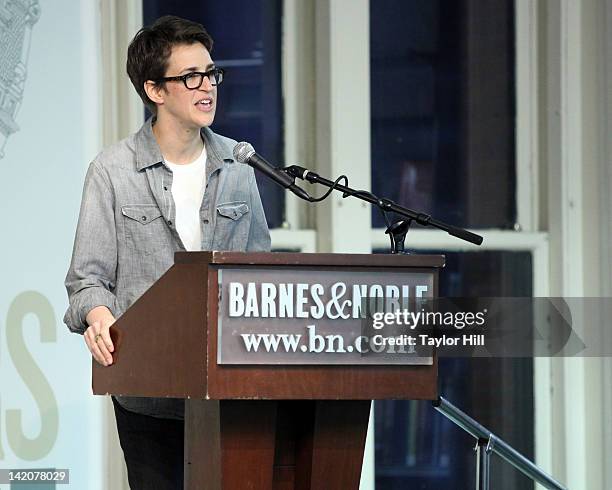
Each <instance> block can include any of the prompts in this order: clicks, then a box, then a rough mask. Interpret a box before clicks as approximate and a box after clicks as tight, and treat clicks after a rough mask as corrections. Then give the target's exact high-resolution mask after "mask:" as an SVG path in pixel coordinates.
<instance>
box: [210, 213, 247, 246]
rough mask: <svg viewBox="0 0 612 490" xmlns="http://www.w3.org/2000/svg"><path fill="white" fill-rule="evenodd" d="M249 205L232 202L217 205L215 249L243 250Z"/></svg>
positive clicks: (245, 240)
mask: <svg viewBox="0 0 612 490" xmlns="http://www.w3.org/2000/svg"><path fill="white" fill-rule="evenodd" d="M250 221H251V220H250V213H249V205H248V204H247V203H246V202H245V201H232V202H226V203H223V204H218V205H217V224H216V227H215V240H214V243H215V247H214V248H215V249H217V250H243V249H244V248H245V247H246V243H247V239H248V236H249V226H250Z"/></svg>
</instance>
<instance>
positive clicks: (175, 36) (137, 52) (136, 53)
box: [126, 15, 213, 114]
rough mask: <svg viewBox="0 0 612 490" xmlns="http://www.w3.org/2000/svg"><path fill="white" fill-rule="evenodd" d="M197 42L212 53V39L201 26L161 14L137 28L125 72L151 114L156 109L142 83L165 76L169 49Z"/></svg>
mask: <svg viewBox="0 0 612 490" xmlns="http://www.w3.org/2000/svg"><path fill="white" fill-rule="evenodd" d="M194 43H201V44H203V45H204V47H205V48H206V49H207V50H208V52H211V51H212V47H213V40H212V37H210V34H208V32H206V29H204V26H203V25H202V24H198V23H197V22H192V21H190V20H187V19H182V18H180V17H176V16H174V15H165V16H163V17H160V18H159V19H157V20H156V21H155V22H154V23H153V24H152V25H151V26H148V27H143V28H142V29H140V30H139V31H138V32H137V33H136V35H135V36H134V39H132V42H131V43H130V45H129V47H128V52H127V63H126V69H127V73H128V76H129V77H130V80H131V81H132V84H133V85H134V88H135V89H136V92H138V95H140V98H141V99H142V101H143V102H144V103H145V105H146V106H147V107H148V108H149V110H150V111H151V112H152V113H153V114H157V106H156V105H155V102H153V101H152V100H151V99H149V97H148V96H147V93H146V92H145V90H144V83H145V82H146V81H147V80H158V79H160V78H162V77H164V76H165V74H166V70H167V69H168V60H169V59H170V54H171V53H172V48H173V47H174V46H177V45H180V44H194Z"/></svg>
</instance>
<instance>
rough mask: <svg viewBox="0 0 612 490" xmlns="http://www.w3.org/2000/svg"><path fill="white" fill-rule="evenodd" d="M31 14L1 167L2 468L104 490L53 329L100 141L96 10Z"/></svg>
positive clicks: (68, 358)
mask: <svg viewBox="0 0 612 490" xmlns="http://www.w3.org/2000/svg"><path fill="white" fill-rule="evenodd" d="M60 5H61V6H60ZM40 9H41V16H40V19H39V20H38V22H37V23H36V24H35V25H34V26H33V30H32V38H31V44H30V51H29V58H28V62H27V80H26V83H25V90H24V97H23V101H22V105H21V108H20V110H19V113H18V115H17V123H18V124H19V126H20V129H19V131H18V132H16V133H15V134H13V135H11V136H10V137H9V138H8V141H7V143H6V146H5V155H4V158H2V159H0V171H1V172H2V176H3V179H2V184H3V185H2V191H1V192H0V209H1V210H2V216H3V218H4V221H5V222H4V226H3V230H4V232H3V233H2V238H3V239H2V253H1V255H0V271H2V281H1V282H0V379H1V380H2V381H1V382H0V467H2V468H40V467H56V468H68V469H70V482H71V484H72V488H87V489H96V488H105V486H104V480H103V472H104V471H105V468H104V467H103V466H102V465H101V464H100V457H99V454H100V448H101V447H102V445H103V437H102V430H101V422H100V420H101V419H100V417H101V410H100V408H101V403H100V400H96V399H94V398H93V397H91V396H89V394H90V369H91V364H90V363H91V361H90V357H89V355H88V352H87V349H86V347H85V345H84V343H83V341H82V338H81V337H80V336H77V335H73V334H69V332H68V330H67V329H66V327H65V326H64V325H63V323H62V316H63V314H64V311H65V309H66V305H67V299H66V292H65V289H64V287H63V279H64V276H65V273H66V270H67V268H68V264H69V259H70V251H71V248H72V240H73V236H74V230H75V226H76V219H77V211H76V210H77V209H78V206H79V202H80V196H81V189H82V183H83V177H84V174H85V171H86V164H87V162H88V161H89V160H91V159H92V158H93V156H94V155H95V154H96V152H97V151H98V150H99V145H100V141H101V131H100V117H99V116H100V107H99V95H98V94H99V90H100V87H99V82H98V80H99V76H98V75H99V71H100V62H99V59H100V56H99V41H98V40H99V27H98V24H99V15H98V5H97V2H95V1H93V0H64V1H63V2H61V4H58V2H54V1H52V0H41V1H40ZM2 49H8V48H7V46H2ZM19 417H20V421H21V423H20V424H18V423H16V422H17V421H19ZM0 488H8V486H6V485H0Z"/></svg>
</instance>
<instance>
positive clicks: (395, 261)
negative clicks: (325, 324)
mask: <svg viewBox="0 0 612 490" xmlns="http://www.w3.org/2000/svg"><path fill="white" fill-rule="evenodd" d="M174 262H175V263H176V264H189V263H209V264H240V265H244V264H257V265H309V266H316V265H322V266H347V265H348V266H355V267H436V268H439V267H444V265H445V258H444V255H420V254H415V255H409V254H405V255H404V254H401V255H399V254H333V253H288V252H258V253H253V252H249V253H246V252H176V254H175V256H174Z"/></svg>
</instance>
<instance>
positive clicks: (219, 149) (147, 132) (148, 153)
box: [135, 117, 234, 174]
mask: <svg viewBox="0 0 612 490" xmlns="http://www.w3.org/2000/svg"><path fill="white" fill-rule="evenodd" d="M200 134H201V135H202V139H203V140H204V145H205V146H206V158H207V163H206V168H207V172H206V173H207V174H209V173H211V172H213V171H214V170H216V169H217V168H221V167H222V166H223V162H224V161H225V160H231V161H232V162H233V161H234V156H233V155H232V151H231V149H230V148H229V147H228V146H227V145H222V144H219V142H218V141H217V138H215V137H214V136H215V133H214V132H213V131H212V130H211V129H210V128H202V129H200ZM135 145H136V168H137V169H138V170H139V171H140V170H143V169H145V168H148V167H151V166H153V165H157V164H158V163H162V162H163V161H164V157H163V156H162V153H161V150H160V149H159V145H158V144H157V140H156V139H155V135H154V134H153V118H152V117H150V118H149V119H147V121H146V122H145V123H144V124H143V125H142V128H140V130H139V131H138V132H137V133H136V141H135Z"/></svg>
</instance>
